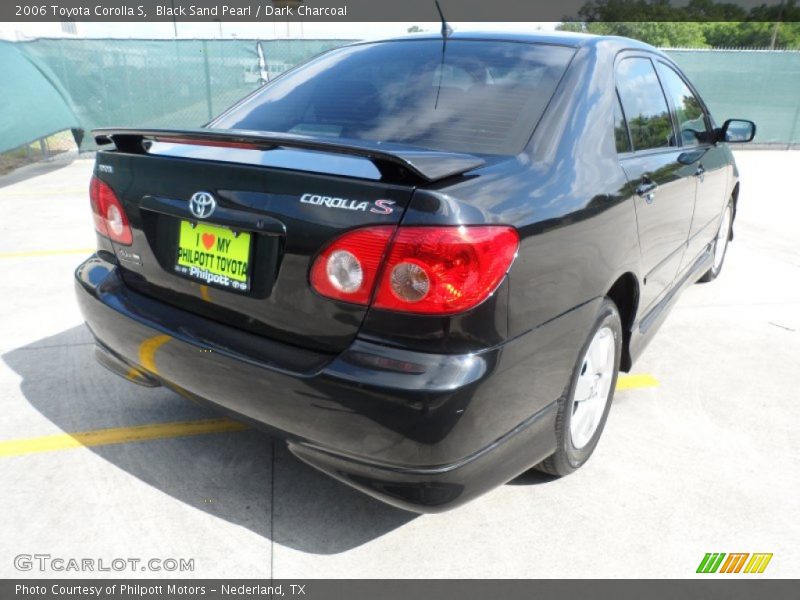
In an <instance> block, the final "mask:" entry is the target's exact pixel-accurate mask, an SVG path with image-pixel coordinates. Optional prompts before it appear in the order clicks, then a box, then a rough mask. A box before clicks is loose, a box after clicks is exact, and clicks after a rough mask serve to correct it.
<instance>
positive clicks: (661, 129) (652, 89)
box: [617, 57, 676, 151]
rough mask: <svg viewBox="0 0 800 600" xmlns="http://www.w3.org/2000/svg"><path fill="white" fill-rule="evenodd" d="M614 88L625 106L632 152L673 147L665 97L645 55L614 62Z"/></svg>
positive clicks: (651, 65)
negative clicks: (615, 82)
mask: <svg viewBox="0 0 800 600" xmlns="http://www.w3.org/2000/svg"><path fill="white" fill-rule="evenodd" d="M617 90H618V91H619V97H620V99H621V100H622V107H623V108H624V109H625V117H626V118H627V120H628V128H629V129H630V132H631V141H632V142H633V149H634V151H637V150H649V149H651V148H669V147H670V146H675V145H676V144H675V136H674V134H673V131H672V120H671V118H670V114H669V107H668V106H667V100H666V98H665V97H664V92H663V91H662V90H661V84H660V83H659V81H658V77H657V76H656V72H655V68H654V67H653V63H652V62H651V61H650V59H649V58H638V57H637V58H626V59H624V60H622V61H620V63H619V65H617Z"/></svg>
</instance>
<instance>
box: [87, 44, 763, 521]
mask: <svg viewBox="0 0 800 600" xmlns="http://www.w3.org/2000/svg"><path fill="white" fill-rule="evenodd" d="M754 133H755V126H754V125H753V124H752V123H751V122H749V121H740V120H732V121H726V122H725V123H724V124H723V125H722V126H721V127H719V126H717V124H716V123H715V122H714V120H713V119H712V117H711V115H710V113H709V111H708V108H707V107H706V105H705V104H704V103H703V101H702V99H701V98H700V96H699V95H698V94H697V92H696V90H695V89H694V88H693V86H692V85H691V83H690V82H689V81H688V80H687V78H686V77H685V76H684V75H683V74H682V73H681V71H680V69H679V68H678V67H677V66H676V65H675V64H674V63H673V62H672V61H671V60H670V59H669V57H667V56H666V55H665V54H663V53H661V52H659V51H658V50H656V49H655V48H652V47H650V46H648V45H645V44H642V43H639V42H635V41H633V40H628V39H622V38H604V37H591V36H579V35H531V36H524V35H522V36H520V35H500V34H454V35H450V36H445V37H442V36H436V35H427V36H421V37H413V38H408V39H398V40H389V41H382V42H369V43H357V44H352V45H349V46H346V47H342V48H338V49H336V50H333V51H331V52H328V53H326V54H323V55H321V56H319V57H317V58H315V59H313V60H311V61H309V62H308V63H305V64H304V65H302V66H300V67H298V68H296V69H294V70H292V71H290V72H288V73H287V74H285V75H283V76H281V77H279V78H277V79H275V80H273V81H272V82H270V83H268V84H267V85H265V86H264V87H262V88H260V89H259V90H257V91H256V92H255V93H253V94H252V95H250V96H249V97H247V98H245V99H244V100H242V101H241V102H239V103H238V104H236V105H235V106H233V107H232V108H230V109H229V110H227V111H226V112H225V113H223V114H222V115H221V116H219V117H218V118H216V119H215V120H213V121H212V122H211V123H209V124H208V125H207V126H205V127H203V128H200V129H193V130H153V129H104V130H96V131H95V132H94V135H95V139H96V141H97V143H98V144H99V145H100V146H101V151H100V152H98V153H97V164H96V167H95V174H94V177H93V179H92V182H91V194H90V195H91V206H92V211H93V214H94V223H95V227H96V230H97V234H98V235H97V239H98V247H97V251H96V253H95V254H93V255H92V256H91V257H90V258H88V259H87V260H86V261H85V262H84V263H83V264H81V265H80V266H79V267H78V269H77V272H76V289H77V295H78V300H79V303H80V306H81V309H82V311H83V315H84V316H85V319H86V322H87V324H88V326H89V328H90V329H91V331H92V333H93V334H94V337H95V339H96V341H97V346H96V355H97V357H98V359H99V360H100V362H101V363H102V364H103V365H105V366H106V367H108V368H110V369H112V370H113V371H115V372H116V373H119V374H120V375H122V376H124V377H126V378H127V379H129V380H131V381H133V382H135V383H139V384H142V385H149V386H154V385H164V386H168V387H170V388H173V389H175V390H177V391H179V392H180V393H181V394H183V395H185V396H188V397H191V398H194V399H196V400H198V401H201V402H207V403H210V404H211V405H213V406H214V407H217V408H218V409H220V410H222V411H225V412H227V413H229V414H231V415H233V416H234V417H235V418H239V419H243V420H247V421H250V422H252V423H254V424H256V425H258V426H260V427H262V428H264V429H266V430H267V431H269V432H271V433H273V434H274V435H276V436H277V437H279V438H280V439H282V440H285V443H286V444H287V445H288V448H289V449H290V450H291V452H292V453H293V454H295V455H296V456H297V457H299V458H300V459H302V460H304V461H306V462H307V463H309V464H311V465H313V466H314V467H316V468H318V469H320V470H322V471H324V472H326V473H328V474H330V475H332V476H333V477H336V478H338V479H340V480H342V481H344V482H345V483H347V484H349V485H352V486H354V487H356V488H358V489H360V490H362V491H364V492H366V493H368V494H372V495H373V496H376V497H378V498H380V499H382V500H384V501H386V502H389V503H391V504H394V505H396V506H399V507H402V508H405V509H409V510H413V511H420V512H435V511H441V510H446V509H448V508H452V507H454V506H457V505H459V504H461V503H464V502H466V501H468V500H470V499H471V498H474V497H475V496H477V495H479V494H481V493H483V492H486V491H487V490H489V489H491V488H493V487H495V486H497V485H500V484H502V483H503V482H506V481H508V480H510V479H512V478H513V477H515V476H517V475H518V474H520V473H522V472H524V471H525V470H527V469H530V468H532V467H537V468H539V469H541V470H544V471H547V472H549V473H552V474H556V475H565V474H568V473H570V472H572V471H574V470H575V469H577V468H579V467H580V466H581V465H583V464H584V463H585V462H586V461H587V460H588V459H589V457H590V455H591V454H592V452H593V450H594V449H595V447H596V445H597V443H598V440H599V438H600V435H601V433H602V431H603V427H604V424H605V421H606V418H607V416H608V412H609V408H610V405H611V399H612V397H613V394H614V388H615V383H616V380H617V374H618V372H619V371H620V370H625V371H627V370H629V369H630V368H631V365H632V364H633V363H634V361H635V360H636V358H637V357H638V356H639V355H640V354H641V352H642V351H643V349H644V348H645V346H646V345H647V343H648V341H649V340H650V339H652V337H653V335H654V333H655V332H656V330H657V329H658V328H659V325H660V324H661V323H662V321H663V320H664V318H665V316H666V315H667V313H668V312H669V310H670V308H671V307H672V305H673V304H674V303H675V301H676V299H677V297H678V295H679V293H680V291H681V290H682V289H684V288H685V287H686V286H687V285H689V284H691V283H693V282H695V281H697V280H699V279H700V280H706V281H707V280H711V279H714V278H715V277H717V275H718V274H719V273H720V269H721V268H722V264H723V260H724V258H725V250H726V247H727V244H728V241H729V240H730V239H732V237H733V229H732V226H733V221H734V217H735V215H736V208H737V199H738V196H739V181H738V174H737V171H736V167H735V164H734V160H733V156H732V154H731V152H730V149H729V148H728V145H727V142H744V141H749V140H751V139H752V137H753V135H754Z"/></svg>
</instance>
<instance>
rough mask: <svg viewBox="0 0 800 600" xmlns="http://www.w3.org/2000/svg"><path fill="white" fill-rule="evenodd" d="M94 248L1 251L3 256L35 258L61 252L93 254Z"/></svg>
mask: <svg viewBox="0 0 800 600" xmlns="http://www.w3.org/2000/svg"><path fill="white" fill-rule="evenodd" d="M92 252H94V248H66V249H63V250H29V251H27V252H0V259H3V258H33V257H36V256H59V255H61V254H91V253H92Z"/></svg>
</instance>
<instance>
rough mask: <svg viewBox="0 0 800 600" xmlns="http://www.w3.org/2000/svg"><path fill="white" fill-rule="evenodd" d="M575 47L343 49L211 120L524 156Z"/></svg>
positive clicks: (430, 44) (458, 44)
mask: <svg viewBox="0 0 800 600" xmlns="http://www.w3.org/2000/svg"><path fill="white" fill-rule="evenodd" d="M573 53H574V50H573V49H572V48H565V47H561V46H548V45H544V44H529V43H517V42H498V41H480V40H449V41H448V42H447V45H446V46H445V48H444V52H443V47H442V42H441V40H413V41H396V42H379V43H372V44H360V45H356V46H349V47H345V48H339V49H337V50H333V51H332V52H329V53H327V54H324V55H322V56H321V57H319V58H317V59H315V60H313V61H311V62H309V63H307V64H305V65H303V66H301V67H299V68H298V69H295V70H294V71H290V72H288V73H287V74H286V75H284V76H283V77H280V78H278V79H276V80H275V81H274V82H272V83H270V84H267V85H266V86H264V88H262V90H260V91H259V92H257V93H256V94H254V95H253V96H251V97H250V98H248V99H247V100H245V101H244V102H242V103H241V104H239V105H237V106H235V107H233V108H232V109H231V110H229V111H228V112H227V113H225V114H223V115H222V116H221V117H219V118H218V119H216V120H215V121H213V122H212V123H210V124H209V127H214V128H220V129H251V130H257V131H274V132H282V133H297V134H303V135H312V136H325V137H333V138H342V139H347V138H350V139H356V140H368V141H382V142H394V143H399V144H404V145H413V146H420V147H423V148H429V149H435V150H443V151H453V152H470V153H476V154H503V155H509V154H517V153H519V152H520V151H521V150H522V149H523V148H524V146H525V144H526V143H527V141H528V139H529V138H530V136H531V134H532V133H533V128H534V127H535V125H536V123H537V122H538V120H539V118H540V117H541V115H542V113H543V112H544V109H545V107H546V106H547V103H548V102H549V100H550V98H551V96H552V95H553V92H554V91H555V88H556V85H557V84H558V82H559V80H560V79H561V76H562V75H563V73H564V71H565V69H566V67H567V65H568V63H569V61H570V59H571V57H572V55H573Z"/></svg>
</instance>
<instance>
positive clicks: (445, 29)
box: [433, 0, 453, 43]
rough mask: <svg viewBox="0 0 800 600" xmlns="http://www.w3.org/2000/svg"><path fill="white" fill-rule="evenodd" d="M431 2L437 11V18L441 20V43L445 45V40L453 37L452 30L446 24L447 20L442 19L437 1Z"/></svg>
mask: <svg viewBox="0 0 800 600" xmlns="http://www.w3.org/2000/svg"><path fill="white" fill-rule="evenodd" d="M433 1H434V2H435V3H436V10H437V11H439V18H440V19H441V20H442V41H443V42H445V43H446V42H447V38H448V37H450V36H451V35H453V28H452V27H450V25H449V24H448V23H447V19H445V18H444V13H443V12H442V7H441V6H439V0H433Z"/></svg>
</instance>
